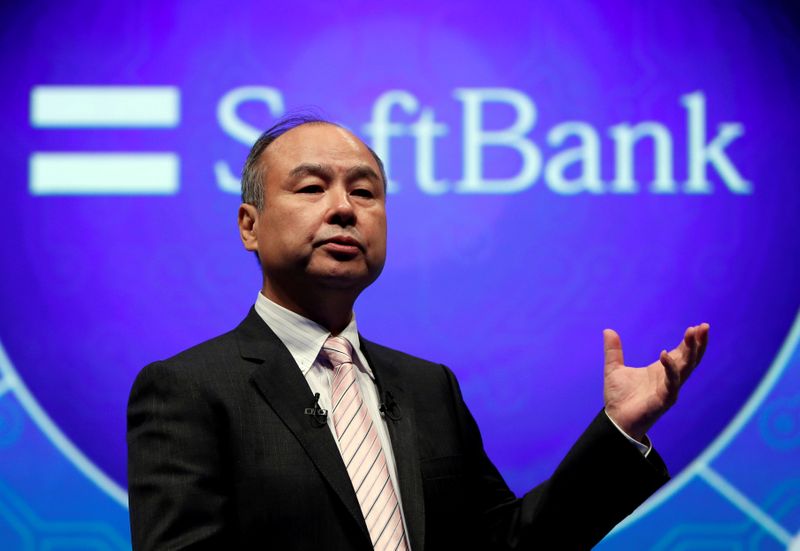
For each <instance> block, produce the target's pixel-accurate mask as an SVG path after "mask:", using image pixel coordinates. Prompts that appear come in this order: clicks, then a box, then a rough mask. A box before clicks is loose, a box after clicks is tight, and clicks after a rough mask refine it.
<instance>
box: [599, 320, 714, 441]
mask: <svg viewBox="0 0 800 551" xmlns="http://www.w3.org/2000/svg"><path fill="white" fill-rule="evenodd" d="M708 329H709V325H708V324H707V323H702V324H700V325H695V326H692V327H689V328H688V329H687V330H686V333H685V334H684V336H683V340H681V342H680V344H679V345H678V346H676V347H675V348H673V349H672V350H670V351H669V352H667V351H666V350H663V351H662V352H661V355H660V356H659V359H658V360H657V361H655V362H653V363H651V364H650V365H648V366H647V367H627V366H625V362H624V360H623V357H622V341H621V340H620V338H619V335H618V334H617V332H616V331H614V330H613V329H606V330H604V331H603V348H604V350H605V375H604V384H603V399H604V402H605V407H606V413H608V415H609V417H611V419H613V420H614V422H615V423H616V424H617V425H618V426H619V427H620V428H621V429H622V430H623V431H625V432H626V433H627V434H628V435H629V436H630V437H632V438H635V439H636V440H639V441H641V440H642V439H643V438H644V435H645V433H646V432H647V431H648V430H649V429H650V427H652V426H653V424H655V422H656V421H657V420H658V418H659V417H661V416H662V415H663V414H664V413H665V412H666V411H667V410H668V409H669V408H670V407H671V406H672V404H674V403H675V401H676V400H677V399H678V392H679V391H680V389H681V386H682V385H683V383H684V382H685V381H686V379H688V378H689V375H691V373H692V371H693V370H694V368H695V367H697V365H698V364H699V363H700V360H701V359H702V358H703V353H704V352H705V350H706V344H707V343H708Z"/></svg>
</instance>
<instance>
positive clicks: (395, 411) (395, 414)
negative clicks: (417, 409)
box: [378, 390, 403, 421]
mask: <svg viewBox="0 0 800 551" xmlns="http://www.w3.org/2000/svg"><path fill="white" fill-rule="evenodd" d="M378 411H380V412H381V415H383V416H384V417H388V418H389V419H391V420H392V421H399V420H400V419H402V418H403V410H402V409H400V406H399V405H398V403H397V402H395V401H394V396H392V393H391V392H389V391H388V390H387V391H386V392H384V393H383V400H382V401H381V404H380V406H379V407H378Z"/></svg>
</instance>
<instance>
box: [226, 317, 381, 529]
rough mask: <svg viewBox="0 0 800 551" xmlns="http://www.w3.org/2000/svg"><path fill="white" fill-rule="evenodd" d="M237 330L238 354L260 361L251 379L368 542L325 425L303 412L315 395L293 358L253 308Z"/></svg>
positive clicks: (356, 504) (339, 455) (337, 450)
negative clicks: (319, 423)
mask: <svg viewBox="0 0 800 551" xmlns="http://www.w3.org/2000/svg"><path fill="white" fill-rule="evenodd" d="M235 331H236V332H237V340H238V342H239V351H240V353H241V355H242V357H243V358H244V359H246V360H249V361H255V362H257V363H261V364H262V365H260V366H259V367H257V368H256V369H255V370H254V372H253V375H252V377H251V381H252V383H253V384H254V385H255V387H256V389H257V390H258V392H259V393H260V394H261V395H262V396H263V397H264V399H265V400H266V401H267V402H268V403H269V405H270V406H271V407H272V409H273V410H274V411H275V413H276V414H277V415H278V417H280V418H281V420H282V421H283V422H284V423H285V424H286V427H287V428H288V429H289V430H290V431H291V432H292V434H294V436H295V437H296V438H297V440H298V441H299V442H300V445H301V446H302V447H303V449H304V450H305V451H306V453H307V454H308V456H309V458H311V461H313V462H314V465H316V467H317V469H318V470H319V473H320V474H321V475H322V477H323V478H324V479H325V480H326V481H327V482H328V484H329V485H330V487H331V488H332V489H333V491H334V492H335V493H336V495H338V496H339V499H340V500H341V501H342V504H343V505H344V506H345V507H346V508H347V510H348V511H349V512H350V515H351V516H352V517H353V519H354V520H355V521H356V523H357V524H358V526H359V528H360V529H361V531H362V532H363V534H364V537H365V538H366V540H367V542H368V543H370V537H369V532H368V531H367V526H366V523H365V522H364V516H363V514H362V512H361V508H360V507H359V505H358V499H357V498H356V494H355V491H354V490H353V483H352V482H351V481H350V476H349V475H348V474H347V470H346V469H345V466H344V463H343V462H342V457H341V454H340V453H339V449H338V448H337V447H336V442H335V441H334V440H333V435H332V434H331V432H330V430H329V429H328V427H327V425H326V426H323V427H316V426H314V425H313V424H312V423H311V418H310V417H308V416H307V415H305V414H304V410H305V408H307V407H309V406H311V404H312V402H313V400H314V396H313V395H312V394H311V389H309V387H308V383H306V380H305V379H304V378H303V375H302V373H301V372H300V369H299V368H298V367H297V364H296V363H295V361H294V358H292V355H291V354H290V353H289V351H288V350H287V349H286V347H285V346H284V345H283V343H282V342H281V341H280V339H279V338H278V337H277V336H276V335H275V333H273V332H272V330H271V329H270V328H269V326H268V325H267V324H266V323H264V321H263V320H262V319H261V318H260V317H259V315H258V314H257V313H256V311H255V309H253V308H251V309H250V313H249V314H248V315H247V318H245V320H244V321H243V322H242V323H241V324H240V325H239V327H237V328H236V330H235Z"/></svg>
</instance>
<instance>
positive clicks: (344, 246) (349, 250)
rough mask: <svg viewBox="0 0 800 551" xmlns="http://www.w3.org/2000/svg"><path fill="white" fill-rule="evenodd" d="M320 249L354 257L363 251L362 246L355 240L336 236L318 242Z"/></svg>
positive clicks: (344, 236)
mask: <svg viewBox="0 0 800 551" xmlns="http://www.w3.org/2000/svg"><path fill="white" fill-rule="evenodd" d="M320 247H323V248H325V249H326V250H328V251H330V252H334V253H340V254H347V255H355V254H358V253H359V252H363V251H364V246H363V245H362V244H361V243H360V242H359V241H358V240H357V239H354V238H352V237H350V236H347V235H337V236H335V237H330V238H328V239H325V240H323V241H321V242H320Z"/></svg>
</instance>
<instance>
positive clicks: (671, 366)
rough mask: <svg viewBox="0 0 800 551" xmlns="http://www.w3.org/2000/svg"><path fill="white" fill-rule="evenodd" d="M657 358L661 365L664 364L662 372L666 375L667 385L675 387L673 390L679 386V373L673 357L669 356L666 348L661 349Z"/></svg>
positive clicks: (671, 387)
mask: <svg viewBox="0 0 800 551" xmlns="http://www.w3.org/2000/svg"><path fill="white" fill-rule="evenodd" d="M658 359H659V361H660V362H661V365H663V366H664V374H665V375H666V377H667V386H668V387H669V388H670V389H675V390H677V389H678V388H680V386H681V374H680V370H679V369H678V364H677V362H676V361H675V359H674V358H673V357H672V356H670V355H669V353H668V352H667V351H666V350H662V351H661V355H660V356H659V358H658Z"/></svg>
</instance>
